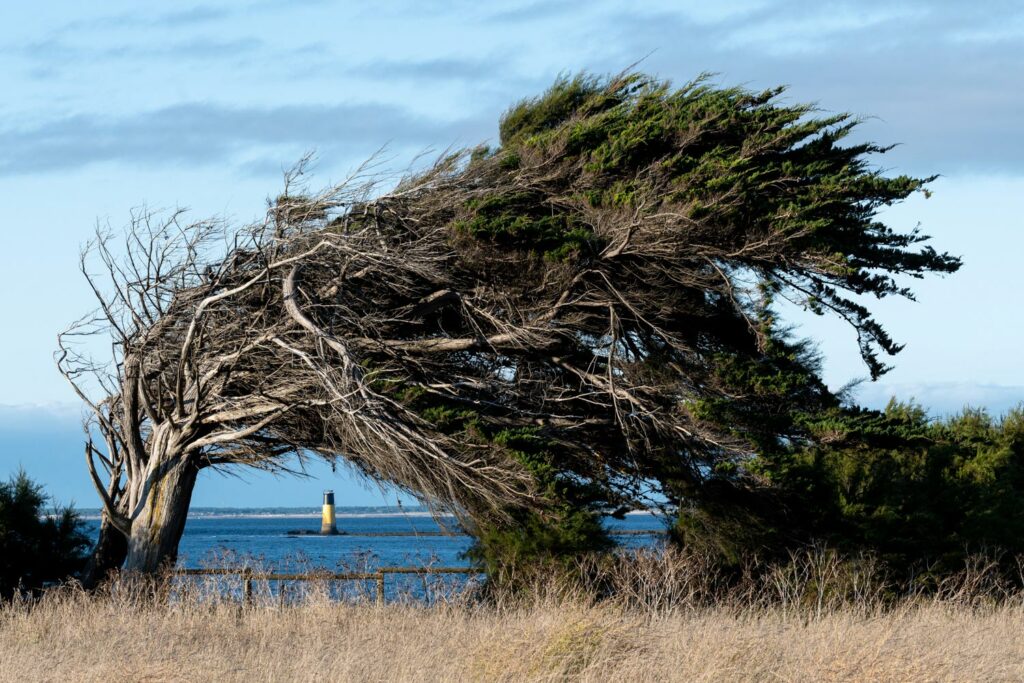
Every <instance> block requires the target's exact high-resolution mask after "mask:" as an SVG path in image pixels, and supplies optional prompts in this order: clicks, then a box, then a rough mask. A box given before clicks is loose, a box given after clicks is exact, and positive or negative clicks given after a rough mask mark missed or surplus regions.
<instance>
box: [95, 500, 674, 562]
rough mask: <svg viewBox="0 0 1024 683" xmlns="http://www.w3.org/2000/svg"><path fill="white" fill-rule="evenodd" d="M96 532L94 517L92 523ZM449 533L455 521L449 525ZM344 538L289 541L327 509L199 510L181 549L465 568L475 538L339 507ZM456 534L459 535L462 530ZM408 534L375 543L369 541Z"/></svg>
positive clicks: (617, 524) (189, 555) (422, 520)
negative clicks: (465, 554) (292, 533)
mask: <svg viewBox="0 0 1024 683" xmlns="http://www.w3.org/2000/svg"><path fill="white" fill-rule="evenodd" d="M87 521H88V523H89V524H90V526H91V528H92V530H93V532H95V530H96V529H97V528H98V520H97V519H96V517H95V516H91V515H90V516H88V519H87ZM442 522H443V523H444V524H445V526H448V527H449V529H450V530H456V529H454V527H455V523H454V521H453V520H442ZM337 523H338V530H339V531H341V532H343V533H342V535H339V536H320V535H290V534H289V532H295V531H306V532H309V531H313V532H315V531H318V530H319V529H320V509H319V508H305V509H295V508H291V509H288V508H286V509H280V508H277V509H246V510H224V509H215V510H214V509H205V510H204V509H201V508H200V509H194V510H193V511H192V512H191V513H190V515H189V519H188V522H187V523H186V525H185V534H184V536H183V537H182V539H181V545H180V546H179V560H178V564H179V566H182V567H189V568H193V567H219V566H227V565H232V564H236V563H240V562H245V563H249V562H255V563H257V564H259V565H261V566H263V567H266V568H268V569H274V570H289V571H302V570H309V569H329V570H336V571H344V570H364V569H372V568H375V567H379V566H392V567H394V566H405V567H420V566H424V565H435V566H445V567H460V566H466V565H467V564H468V562H467V561H466V559H465V558H464V557H462V555H463V553H464V552H465V551H466V549H467V548H468V547H469V545H470V539H469V538H467V537H465V536H460V535H448V536H434V535H424V534H431V533H437V532H439V531H441V530H442V528H441V526H440V525H439V524H438V522H436V521H435V520H434V519H432V518H431V517H430V516H429V515H428V514H426V513H425V512H420V511H414V512H396V511H394V510H393V509H381V508H357V509H345V508H339V509H338V515H337ZM608 526H609V527H610V528H611V529H612V530H627V531H660V530H662V529H664V525H663V524H662V522H661V520H660V519H658V518H656V517H654V516H652V515H646V514H634V515H627V516H626V518H625V519H623V520H608ZM456 531H457V530H456ZM379 533H386V534H401V535H388V536H372V535H365V534H379ZM615 538H616V539H617V540H618V541H619V543H620V544H621V545H623V546H627V547H637V546H648V545H653V544H655V543H657V542H658V540H659V538H660V537H659V536H657V535H628V536H616V537H615Z"/></svg>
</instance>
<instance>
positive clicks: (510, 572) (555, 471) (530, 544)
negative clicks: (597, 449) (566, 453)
mask: <svg viewBox="0 0 1024 683" xmlns="http://www.w3.org/2000/svg"><path fill="white" fill-rule="evenodd" d="M491 442H492V443H493V444H494V445H495V446H496V447H498V448H502V449H504V450H506V452H507V453H508V454H509V455H510V456H511V457H513V458H515V459H516V460H518V461H519V462H520V463H522V464H523V465H525V467H526V468H527V470H529V471H530V473H531V474H533V476H534V478H535V480H536V482H537V486H538V490H539V492H540V494H541V495H542V496H543V497H544V499H545V500H546V501H547V503H548V504H547V507H546V509H545V510H543V511H540V512H538V511H534V510H515V511H513V512H512V518H511V519H510V520H508V519H506V520H500V521H486V520H483V521H481V522H479V523H478V524H477V525H476V527H475V528H474V529H473V530H472V531H473V533H474V536H475V542H474V544H473V546H472V547H471V548H470V549H469V551H468V552H467V553H466V555H467V557H468V558H469V559H470V560H472V561H473V562H474V563H475V564H476V565H477V566H479V567H481V568H482V569H484V571H486V572H487V574H488V576H489V577H491V579H492V580H495V581H504V582H506V583H507V582H508V581H510V580H516V579H524V578H526V576H525V574H524V572H526V574H528V573H529V569H530V568H533V569H534V570H537V569H539V568H542V567H546V566H549V565H550V564H551V563H555V564H556V565H558V567H559V568H561V569H567V568H569V567H570V564H571V561H572V559H573V558H575V557H578V556H580V555H582V554H585V553H590V552H596V551H602V550H608V549H610V548H611V547H612V545H613V544H612V541H611V538H610V537H609V536H608V533H607V531H606V530H605V528H604V526H603V525H602V523H601V514H600V511H601V509H602V507H604V505H605V504H606V503H605V501H604V500H603V497H602V496H603V491H602V490H601V488H600V487H599V486H597V485H595V484H593V483H587V482H584V481H581V480H579V479H578V478H576V477H574V476H572V474H571V473H570V471H569V468H567V467H566V466H565V463H561V462H559V458H558V455H557V450H556V449H554V448H552V444H551V443H550V442H549V441H548V440H547V439H545V438H544V437H543V435H542V434H541V433H540V431H539V430H537V429H534V428H529V427H521V428H516V429H504V430H501V431H499V432H497V433H495V434H494V435H493V436H492V437H491Z"/></svg>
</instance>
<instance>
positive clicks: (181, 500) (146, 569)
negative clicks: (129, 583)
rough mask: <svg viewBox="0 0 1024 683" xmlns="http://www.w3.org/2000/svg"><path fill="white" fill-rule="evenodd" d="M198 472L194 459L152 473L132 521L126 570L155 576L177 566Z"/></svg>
mask: <svg viewBox="0 0 1024 683" xmlns="http://www.w3.org/2000/svg"><path fill="white" fill-rule="evenodd" d="M198 473H199V468H197V467H196V466H195V463H193V461H192V459H191V458H182V457H177V458H171V459H167V460H164V461H163V462H162V463H161V464H160V465H157V466H156V467H155V468H154V469H153V471H152V472H151V473H150V474H149V476H148V481H147V486H146V489H147V490H146V492H145V502H144V503H143V508H142V510H141V511H140V512H139V515H138V517H136V518H135V519H133V520H132V534H131V537H130V538H129V539H128V558H127V560H126V561H125V564H124V569H125V571H130V572H141V573H145V574H153V573H156V572H158V571H159V570H160V569H162V568H164V567H172V566H174V563H175V561H176V560H177V559H178V541H180V540H181V534H182V532H183V531H184V530H185V518H186V517H187V516H188V507H189V503H191V501H192V489H193V488H194V487H195V483H196V475H197V474H198Z"/></svg>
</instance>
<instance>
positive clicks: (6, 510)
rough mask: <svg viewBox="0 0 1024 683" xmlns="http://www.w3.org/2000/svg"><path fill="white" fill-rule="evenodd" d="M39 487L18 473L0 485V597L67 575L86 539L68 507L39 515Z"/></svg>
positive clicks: (42, 499)
mask: <svg viewBox="0 0 1024 683" xmlns="http://www.w3.org/2000/svg"><path fill="white" fill-rule="evenodd" d="M46 501H47V497H46V495H45V494H44V493H43V488H42V486H40V485H38V484H35V483H34V482H32V481H31V480H30V479H29V478H28V476H27V475H26V474H25V473H24V472H23V471H22V472H18V474H17V475H15V476H13V477H11V479H10V480H8V481H6V482H0V599H8V598H10V597H11V596H12V595H14V593H15V592H16V591H19V590H36V589H39V588H41V587H42V586H43V585H45V584H46V583H48V582H52V581H59V580H61V579H65V578H67V577H69V576H72V575H73V574H74V573H75V572H77V571H78V570H80V569H81V568H82V566H83V565H84V563H85V554H84V551H85V549H86V548H87V547H88V546H89V539H88V537H87V536H86V535H85V534H84V532H83V529H82V524H81V521H80V519H79V517H78V515H77V513H75V511H74V510H72V509H71V508H59V509H56V510H54V511H53V514H52V515H49V516H44V514H45V513H44V509H43V507H44V505H45V504H46Z"/></svg>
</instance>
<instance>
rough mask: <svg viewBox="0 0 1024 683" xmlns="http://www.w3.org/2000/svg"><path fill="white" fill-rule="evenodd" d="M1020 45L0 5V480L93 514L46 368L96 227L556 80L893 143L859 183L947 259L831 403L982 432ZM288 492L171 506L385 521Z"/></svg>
mask: <svg viewBox="0 0 1024 683" xmlns="http://www.w3.org/2000/svg"><path fill="white" fill-rule="evenodd" d="M630 4H634V3H630ZM1022 48H1024V9H1022V5H1021V3H1020V2H1003V1H1000V0H988V1H987V2H985V3H966V2H959V1H957V2H953V1H943V0H921V1H910V0H888V1H886V2H879V1H875V0H857V1H855V2H823V1H821V0H818V1H813V2H812V1H803V0H796V1H792V2H782V1H776V2H771V1H768V0H751V1H746V0H743V1H736V2H728V1H724V2H718V3H709V2H679V1H677V2H663V3H659V2H647V3H643V7H642V8H640V9H637V8H635V7H628V5H627V4H626V3H614V2H603V1H601V0H591V1H590V2H585V3H584V2H564V1H561V2H560V1H558V0H554V1H552V2H531V1H530V0H525V1H522V2H494V3H479V2H463V1H462V0H455V1H449V2H444V3H429V2H399V1H389V0H383V1H378V2H373V3H356V2H332V1H329V0H291V1H290V2H287V3H286V2H271V1H269V0H240V1H237V2H218V3H211V2H206V3H190V2H187V1H183V2H173V3H171V2H152V3H145V4H143V3H137V2H123V1H122V2H118V1H115V0H107V1H106V2H104V3H73V2H48V3H4V6H3V8H2V9H0V60H2V62H0V63H2V65H3V67H4V68H2V69H0V91H2V92H3V93H4V97H3V99H2V101H0V206H2V209H3V213H2V216H3V225H2V227H0V235H2V240H3V241H2V248H0V286H2V289H0V291H2V292H3V296H2V297H0V316H2V317H0V320H3V321H5V328H6V330H5V334H3V335H0V359H3V360H2V363H3V372H2V373H0V476H5V475H7V474H8V473H10V472H11V471H13V470H14V469H16V468H17V467H18V466H19V464H21V465H23V466H24V467H25V468H26V469H27V470H28V471H29V472H30V473H31V474H33V475H34V476H36V477H37V478H38V479H40V480H41V481H43V482H45V483H47V484H48V486H49V490H50V491H51V492H52V493H53V494H54V495H55V496H56V497H58V498H60V499H61V500H65V501H67V500H70V499H74V500H75V501H76V502H77V503H78V504H79V505H83V506H92V505H95V502H94V501H95V497H94V494H93V492H92V490H91V487H90V485H89V483H88V480H87V477H86V475H85V470H84V465H83V462H82V456H81V438H80V429H79V427H78V421H79V408H78V406H77V404H76V402H75V399H74V397H73V395H72V394H71V392H70V390H69V389H68V388H67V387H66V386H65V385H64V384H63V380H62V379H61V378H60V376H59V375H58V374H57V373H56V371H55V370H54V367H53V361H52V358H51V354H52V350H53V347H54V337H55V334H56V332H57V331H59V330H60V329H61V328H62V327H64V326H65V325H66V324H67V323H68V322H70V321H71V320H72V319H74V318H75V317H77V316H78V315H80V314H82V313H84V312H85V311H87V310H88V309H89V308H90V307H91V305H92V302H91V300H90V295H89V293H88V292H87V291H86V289H85V287H84V283H83V281H82V279H81V277H80V275H79V274H78V273H77V271H76V259H77V254H78V249H79V245H80V244H81V243H82V242H83V241H85V240H86V239H87V238H88V236H89V234H90V232H91V231H92V229H93V228H94V226H95V225H96V223H97V221H99V222H100V223H108V222H109V223H110V224H111V225H112V226H114V227H117V226H120V225H122V224H124V223H125V222H126V220H127V218H128V215H129V211H130V210H131V209H132V208H133V207H136V206H139V205H142V204H146V205H148V206H150V207H157V208H159V207H166V208H173V207H178V206H186V207H190V208H191V209H192V211H193V213H194V215H195V216H196V217H205V216H210V215H220V216H224V217H227V218H230V219H232V220H236V221H247V220H250V219H252V218H254V217H256V216H257V215H259V213H260V212H261V211H262V210H263V207H264V206H265V198H266V197H267V196H270V195H273V194H275V193H276V191H277V189H278V188H279V187H280V182H281V171H282V169H283V168H285V167H287V166H289V165H290V164H291V163H293V162H294V161H295V160H296V159H298V158H299V157H300V156H301V155H302V154H303V153H304V152H306V151H308V150H316V151H317V153H318V158H319V161H318V165H317V167H316V172H317V176H316V177H317V179H318V180H319V181H320V182H322V183H323V184H327V183H329V182H330V181H331V180H333V179H337V178H340V177H341V176H343V174H344V173H345V172H346V170H348V169H350V168H352V167H353V166H354V165H356V164H357V163H358V162H359V161H361V160H363V159H364V158H365V157H366V156H367V155H369V154H371V153H373V152H374V151H375V150H377V149H378V148H379V147H380V146H381V145H385V144H386V145H387V149H388V151H387V156H388V158H390V159H391V160H392V161H391V163H392V165H393V166H394V167H396V168H401V167H402V166H404V165H405V164H406V163H408V162H409V161H410V160H411V159H412V157H413V156H414V155H416V154H417V153H420V152H423V151H425V150H428V149H434V150H440V149H444V148H446V147H448V146H452V145H454V146H462V145H474V144H477V143H478V142H482V141H487V140H491V141H493V140H494V138H495V137H496V130H497V123H496V122H497V118H498V116H499V115H500V114H501V112H502V111H504V109H505V108H506V107H507V106H508V105H509V104H510V103H511V102H513V101H514V100H516V99H519V98H521V97H524V96H527V95H530V94H535V93H537V92H539V91H540V90H543V89H544V88H545V87H546V86H547V85H548V84H549V83H550V82H551V81H552V80H553V79H554V78H555V77H556V76H557V75H558V74H559V73H563V72H573V71H578V70H581V69H587V70H590V71H595V72H611V71H619V70H621V69H622V68H624V67H626V66H628V65H630V64H632V63H634V62H637V61H638V60H643V61H642V64H641V68H642V69H644V70H646V71H649V72H653V73H655V74H657V75H659V76H662V77H665V78H670V79H672V80H675V81H677V82H680V81H686V80H689V79H691V78H693V77H695V76H696V75H698V74H699V73H701V72H714V73H715V74H717V75H716V76H715V77H714V78H715V80H716V81H717V82H720V83H722V84H728V85H734V84H741V85H745V86H747V87H750V88H760V87H767V86H772V85H777V84H787V85H789V86H790V89H789V91H788V93H787V94H786V95H785V97H786V98H787V99H789V100H791V101H813V102H816V103H818V105H819V106H820V107H821V108H822V109H823V110H825V111H850V112H854V113H856V114H858V115H862V116H864V117H865V121H864V124H863V126H862V131H861V133H860V134H861V135H862V136H863V137H866V138H870V139H873V140H875V141H878V142H882V143H900V145H899V146H898V147H897V148H896V149H895V150H893V151H892V152H891V153H889V154H888V155H886V156H885V157H884V158H880V159H879V164H880V165H882V166H883V167H885V168H887V169H890V170H892V171H893V172H908V173H917V174H932V173H938V174H941V175H942V177H941V178H940V179H939V180H938V181H937V182H936V183H935V184H934V188H933V189H934V190H935V195H934V196H933V197H932V198H931V199H927V200H926V199H924V198H923V197H915V198H914V199H912V200H910V201H908V202H907V203H905V204H903V205H900V206H898V207H894V208H893V209H891V210H889V211H888V212H887V213H886V216H885V217H886V219H887V220H888V221H890V222H891V223H892V225H893V226H894V227H897V228H900V229H904V230H905V229H909V228H911V227H913V226H914V225H916V224H918V223H920V224H921V227H922V229H923V230H924V232H925V233H927V234H930V235H932V236H933V237H934V244H935V245H936V247H937V248H939V249H940V250H948V251H951V252H952V253H955V254H958V255H960V256H962V257H963V258H964V262H965V265H964V267H963V269H962V271H961V272H960V273H958V274H957V275H955V276H953V277H950V278H947V279H932V280H928V281H924V282H920V283H915V288H916V290H917V291H918V293H919V296H918V302H916V303H912V302H906V301H885V302H881V303H880V304H879V305H877V306H875V308H876V309H877V310H878V312H879V316H880V318H881V319H882V320H883V321H884V322H885V323H886V324H887V326H888V327H889V329H890V330H891V332H892V333H893V336H894V337H896V338H897V339H898V340H900V341H902V342H905V343H906V344H907V347H906V349H905V351H904V352H903V353H902V354H900V355H899V356H898V357H897V358H896V359H895V363H896V369H895V370H894V371H892V372H891V373H890V374H889V375H887V376H885V377H884V378H883V379H882V380H881V381H880V382H878V383H874V384H866V385H864V386H862V387H861V388H860V392H859V394H858V398H859V400H860V402H862V403H864V404H865V405H871V406H880V405H884V403H885V402H886V401H887V400H888V398H889V396H891V395H893V394H896V395H898V396H901V397H904V398H909V397H911V396H913V397H916V398H917V399H918V400H920V401H921V402H922V403H923V404H924V405H926V406H928V407H929V408H930V409H931V410H932V412H933V413H935V414H943V413H949V412H952V411H955V410H957V409H958V408H960V407H961V406H962V405H963V404H965V403H969V404H971V405H975V406H981V407H987V408H988V409H989V410H991V411H992V412H994V413H1000V412H1002V411H1004V410H1006V409H1007V408H1008V407H1010V406H1012V405H1015V404H1017V403H1018V402H1019V401H1021V400H1022V399H1024V361H1022V360H1021V358H1020V346H1021V345H1020V339H1021V337H1022V335H1024V306H1021V304H1020V300H1019V295H1018V291H1019V289H1020V287H1021V275H1020V272H1019V268H1018V263H1019V261H1020V254H1021V253H1024V231H1022V229H1021V218H1020V216H1021V215H1024V127H1022V126H1021V125H1020V123H1021V121H1024V87H1022V85H1024V84H1022V82H1021V74H1024V49H1022ZM787 314H791V315H792V320H793V321H795V322H797V323H799V324H800V325H801V327H800V328H798V330H797V332H798V333H799V334H801V335H806V336H810V337H813V338H814V339H817V340H818V341H819V343H820V346H821V349H822V352H823V353H824V354H825V357H826V366H825V376H826V379H827V380H828V381H829V383H830V384H832V385H833V386H837V387H838V386H841V385H843V384H845V383H846V382H847V381H849V380H851V379H855V378H858V377H863V376H864V375H866V371H865V369H864V368H863V366H862V365H861V364H860V362H859V359H858V357H857V350H856V345H855V344H854V339H853V335H852V334H851V333H850V331H849V330H847V329H845V328H844V327H843V326H842V325H841V324H839V323H836V322H835V321H830V320H823V319H812V318H808V317H807V316H805V315H803V314H801V313H800V312H798V311H787ZM312 474H313V475H314V476H315V478H314V479H311V480H302V479H295V478H284V479H275V478H272V477H269V476H268V475H246V476H245V477H244V478H243V479H238V478H224V477H221V476H219V475H209V476H208V475H205V474H204V476H203V478H201V480H200V482H199V485H198V488H197V490H196V496H195V504H197V505H225V506H235V505H307V504H313V505H315V504H316V503H317V502H318V496H319V491H320V490H321V489H322V488H325V487H334V488H335V489H337V490H338V491H339V496H338V498H339V501H338V502H339V504H353V505H355V504H373V503H376V502H380V501H382V500H385V499H386V497H384V496H383V494H381V493H380V492H377V491H374V490H372V489H369V490H368V489H366V488H364V487H363V486H361V485H359V484H357V483H354V482H352V481H351V479H350V478H349V477H348V475H346V474H345V473H343V472H338V473H332V472H331V471H330V469H329V468H326V467H320V468H316V469H314V471H313V472H312ZM390 499H391V500H393V499H394V496H393V495H391V496H390Z"/></svg>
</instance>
